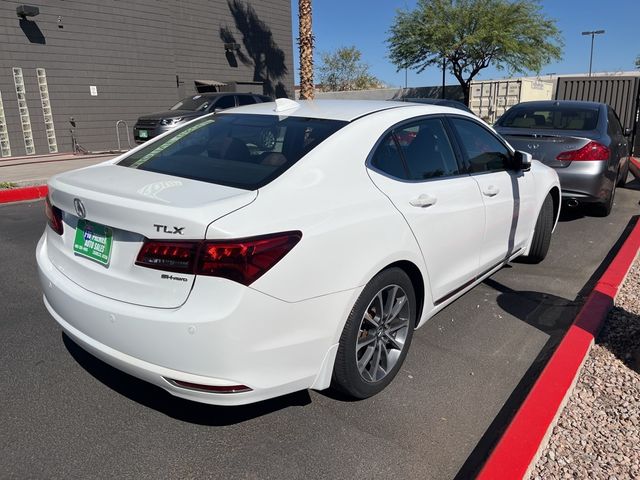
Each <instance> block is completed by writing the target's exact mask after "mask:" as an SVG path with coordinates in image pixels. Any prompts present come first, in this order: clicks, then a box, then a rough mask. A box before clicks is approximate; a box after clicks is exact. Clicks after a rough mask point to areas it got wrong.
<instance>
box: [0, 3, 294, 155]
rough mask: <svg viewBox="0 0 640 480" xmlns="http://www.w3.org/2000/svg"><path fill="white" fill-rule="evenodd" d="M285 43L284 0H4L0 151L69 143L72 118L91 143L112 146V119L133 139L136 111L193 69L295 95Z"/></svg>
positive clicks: (173, 91)
mask: <svg viewBox="0 0 640 480" xmlns="http://www.w3.org/2000/svg"><path fill="white" fill-rule="evenodd" d="M22 5H26V6H33V7H37V8H38V10H39V13H38V15H36V16H26V17H24V16H23V17H20V16H19V15H18V14H17V13H16V9H17V8H19V7H20V6H22ZM27 11H28V9H27ZM292 55H293V40H292V31H291V2H290V0H254V1H243V0H228V1H227V0H48V1H35V2H28V3H25V2H16V1H11V0H2V1H1V2H0V158H1V157H5V158H6V157H10V156H11V157H15V156H23V155H34V154H35V155H40V154H49V153H58V152H71V151H72V140H71V137H72V132H71V130H73V136H74V137H75V138H76V141H77V142H78V143H79V144H80V145H81V146H82V147H84V148H85V149H87V150H90V151H104V150H113V149H116V148H117V137H116V122H117V121H118V120H124V121H125V122H127V124H128V127H129V133H130V134H131V137H132V142H133V136H132V133H131V129H132V127H133V124H134V123H135V120H136V119H137V117H138V116H139V115H142V114H147V113H151V112H154V111H158V110H166V109H167V108H168V107H170V106H171V105H173V104H174V103H176V102H177V101H178V100H179V99H180V98H182V97H184V96H187V95H191V94H195V93H196V87H195V81H196V80H205V81H206V82H211V83H215V82H219V83H224V84H226V85H224V86H220V87H217V88H219V89H222V90H227V91H233V90H236V91H252V92H254V93H261V94H262V93H264V94H267V95H270V96H272V97H284V96H287V97H293V58H292ZM71 118H73V121H74V123H75V126H73V125H72V123H71V121H70V120H71ZM120 132H121V138H122V144H123V147H124V146H126V143H127V139H126V137H127V136H126V132H125V129H124V126H123V125H121V130H120Z"/></svg>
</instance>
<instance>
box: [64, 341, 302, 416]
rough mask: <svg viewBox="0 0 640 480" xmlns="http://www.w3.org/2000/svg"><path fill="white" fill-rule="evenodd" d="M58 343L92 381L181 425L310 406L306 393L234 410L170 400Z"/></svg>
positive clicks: (68, 344) (83, 352)
mask: <svg viewBox="0 0 640 480" xmlns="http://www.w3.org/2000/svg"><path fill="white" fill-rule="evenodd" d="M62 341H63V343H64V346H65V347H66V348H67V350H68V351H69V353H70V354H71V356H72V357H73V358H74V360H75V361H76V362H78V364H79V365H80V366H81V367H82V368H84V369H85V370H86V371H87V372H88V373H89V374H91V375H92V376H93V377H94V378H95V379H97V380H98V381H100V382H102V383H103V384H104V385H106V386H107V387H109V388H110V389H112V390H114V391H116V392H117V393H119V394H120V395H123V396H125V397H127V398H128V399H130V400H133V401H134V402H137V403H139V404H141V405H144V406H145V407H149V408H152V409H154V410H157V411H159V412H161V413H164V414H165V415H168V416H169V417H172V418H175V419H177V420H181V421H183V422H189V423H194V424H197V425H205V426H212V427H218V426H226V425H234V424H236V423H241V422H244V421H246V420H250V419H253V418H257V417H261V416H262V415H267V414H270V413H273V412H276V411H278V410H282V409H285V408H289V407H302V406H305V405H308V404H310V403H311V397H310V395H309V392H308V391H307V390H303V391H300V392H295V393H290V394H288V395H284V396H281V397H277V398H274V399H270V400H264V401H261V402H257V403H252V404H249V405H241V406H237V407H224V406H217V405H207V404H204V403H198V402H192V401H189V400H184V399H182V398H178V397H174V396H173V395H171V394H169V393H168V392H166V391H165V390H163V389H162V388H160V387H157V386H155V385H153V384H151V383H148V382H145V381H143V380H140V379H138V378H136V377H133V376H131V375H129V374H127V373H124V372H122V371H120V370H117V369H116V368H113V367H112V366H110V365H108V364H106V363H105V362H103V361H102V360H100V359H98V358H96V357H94V356H93V355H91V354H90V353H89V352H87V351H86V350H84V349H83V348H82V347H80V346H79V345H78V344H76V343H75V342H74V341H73V340H72V339H71V338H70V337H69V336H67V335H66V334H65V333H62Z"/></svg>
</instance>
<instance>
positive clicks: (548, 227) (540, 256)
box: [524, 195, 554, 263]
mask: <svg viewBox="0 0 640 480" xmlns="http://www.w3.org/2000/svg"><path fill="white" fill-rule="evenodd" d="M553 222H554V218H553V199H552V198H551V195H547V198H545V199H544V203H543V204H542V208H541V209H540V213H539V214H538V220H537V221H536V226H535V229H534V231H533V239H532V240H531V248H530V249H529V254H528V255H527V256H526V257H524V260H525V261H526V262H527V263H540V262H541V261H543V260H544V259H545V258H546V256H547V253H548V252H549V245H551V232H552V231H553Z"/></svg>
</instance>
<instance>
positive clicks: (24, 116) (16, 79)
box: [13, 67, 36, 155]
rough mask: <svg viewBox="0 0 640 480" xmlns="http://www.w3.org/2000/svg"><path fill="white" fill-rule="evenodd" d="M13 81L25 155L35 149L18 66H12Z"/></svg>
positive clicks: (33, 151)
mask: <svg viewBox="0 0 640 480" xmlns="http://www.w3.org/2000/svg"><path fill="white" fill-rule="evenodd" d="M13 83H14V85H15V86H16V97H17V98H18V111H19V112H20V123H21V125H22V136H23V138H24V150H25V152H26V154H27V155H33V154H34V153H36V149H35V147H34V145H33V132H32V131H31V118H30V117H29V107H27V94H26V91H25V88H24V78H23V76H22V69H21V68H19V67H14V68H13Z"/></svg>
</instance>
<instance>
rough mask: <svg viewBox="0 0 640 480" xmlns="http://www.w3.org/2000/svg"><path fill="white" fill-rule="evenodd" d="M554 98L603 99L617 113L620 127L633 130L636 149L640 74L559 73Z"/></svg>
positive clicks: (639, 149)
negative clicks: (573, 75)
mask: <svg viewBox="0 0 640 480" xmlns="http://www.w3.org/2000/svg"><path fill="white" fill-rule="evenodd" d="M556 100H583V101H588V102H600V103H606V104H607V105H609V106H610V107H611V108H613V110H614V111H615V112H616V114H617V115H618V118H619V119H620V123H622V128H629V129H631V131H632V132H633V135H632V139H631V145H633V153H635V154H638V152H640V131H639V130H640V124H639V122H638V114H639V112H640V76H636V75H625V76H609V77H601V76H598V77H560V78H558V86H557V88H556Z"/></svg>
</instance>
